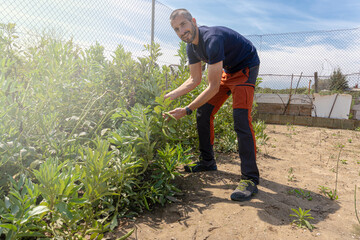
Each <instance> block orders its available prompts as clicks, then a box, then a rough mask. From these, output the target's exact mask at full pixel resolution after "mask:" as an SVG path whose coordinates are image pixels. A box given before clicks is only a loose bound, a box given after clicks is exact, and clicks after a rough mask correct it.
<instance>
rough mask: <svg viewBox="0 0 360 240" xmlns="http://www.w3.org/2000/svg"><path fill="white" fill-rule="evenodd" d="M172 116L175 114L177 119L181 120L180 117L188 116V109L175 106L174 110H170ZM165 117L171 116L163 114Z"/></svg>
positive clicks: (168, 118)
mask: <svg viewBox="0 0 360 240" xmlns="http://www.w3.org/2000/svg"><path fill="white" fill-rule="evenodd" d="M168 113H169V114H170V115H171V116H173V117H174V118H175V119H176V120H179V119H180V118H182V117H184V116H186V110H185V108H175V109H174V110H171V111H170V112H168ZM163 117H164V118H167V119H166V120H170V119H171V118H170V117H169V116H166V115H163Z"/></svg>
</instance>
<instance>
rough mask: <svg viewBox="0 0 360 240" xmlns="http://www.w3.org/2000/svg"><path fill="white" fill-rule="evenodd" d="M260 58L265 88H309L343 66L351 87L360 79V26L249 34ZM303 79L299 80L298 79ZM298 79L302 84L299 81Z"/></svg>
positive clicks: (342, 68)
mask: <svg viewBox="0 0 360 240" xmlns="http://www.w3.org/2000/svg"><path fill="white" fill-rule="evenodd" d="M247 38H248V39H250V40H251V41H252V42H253V43H254V45H255V46H256V47H257V49H258V51H259V55H260V59H261V71H260V76H261V77H262V78H263V83H262V87H264V88H272V89H286V88H290V87H291V82H292V83H293V85H292V88H293V89H294V88H296V86H298V87H299V88H304V87H307V88H308V87H309V85H310V86H312V85H313V84H314V80H315V77H314V73H315V72H317V74H318V78H319V79H322V80H325V79H329V78H330V75H331V74H332V73H333V71H334V70H337V69H338V68H340V70H341V72H342V73H343V74H344V75H345V76H346V79H347V81H348V85H349V87H356V86H357V85H358V83H359V79H360V60H359V59H360V58H359V55H360V28H355V29H345V30H333V31H316V32H299V33H284V34H269V35H251V36H247ZM299 80H300V81H299ZM298 82H299V84H298Z"/></svg>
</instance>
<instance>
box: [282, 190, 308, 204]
mask: <svg viewBox="0 0 360 240" xmlns="http://www.w3.org/2000/svg"><path fill="white" fill-rule="evenodd" d="M288 193H289V194H290V195H295V196H296V197H298V198H302V199H307V200H308V201H311V200H312V196H311V194H310V191H304V190H302V189H291V190H289V191H288Z"/></svg>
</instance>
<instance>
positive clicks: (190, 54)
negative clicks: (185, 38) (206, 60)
mask: <svg viewBox="0 0 360 240" xmlns="http://www.w3.org/2000/svg"><path fill="white" fill-rule="evenodd" d="M186 54H187V56H188V58H189V64H194V63H198V62H200V59H199V58H197V57H196V55H195V53H194V51H193V50H192V49H191V47H190V45H189V44H187V46H186Z"/></svg>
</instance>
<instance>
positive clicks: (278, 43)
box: [0, 0, 360, 89]
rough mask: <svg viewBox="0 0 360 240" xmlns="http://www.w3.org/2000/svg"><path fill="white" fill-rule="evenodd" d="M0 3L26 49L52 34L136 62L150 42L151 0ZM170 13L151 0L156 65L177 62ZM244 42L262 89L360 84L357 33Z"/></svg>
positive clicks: (0, 16) (0, 18) (2, 19)
mask: <svg viewBox="0 0 360 240" xmlns="http://www.w3.org/2000/svg"><path fill="white" fill-rule="evenodd" d="M0 3H1V4H0V23H4V24H6V23H15V24H16V29H17V32H18V35H19V36H20V40H19V42H21V44H23V45H24V46H26V44H28V42H29V39H31V38H38V37H40V36H42V35H43V34H51V35H54V36H56V37H60V38H62V39H64V40H68V39H73V41H74V42H75V43H76V44H78V45H79V46H80V47H82V48H85V49H86V48H89V47H90V46H91V45H94V44H95V43H96V42H98V43H99V44H100V45H102V46H103V47H104V49H105V55H106V57H107V58H109V59H111V55H112V52H113V51H114V50H115V49H116V47H117V46H118V44H121V45H122V46H123V47H124V48H125V50H126V51H129V52H131V53H132V55H133V56H134V57H135V58H136V57H142V56H144V55H145V53H144V45H145V44H150V43H151V16H152V12H151V10H152V1H151V0H121V1H118V0H77V1H63V0H52V1H48V0H37V1H33V0H0ZM172 10H173V9H171V8H169V7H168V6H166V5H164V4H162V3H161V2H159V1H155V24H154V26H155V31H154V33H155V36H154V41H155V42H156V43H159V44H160V46H161V52H162V56H161V57H160V58H159V60H158V61H159V64H160V65H162V64H166V65H169V64H178V63H179V59H178V58H177V57H176V56H175V55H176V54H177V50H178V46H179V45H178V44H179V39H178V37H177V36H176V34H175V33H174V31H173V30H172V28H171V27H170V24H169V15H170V13H171V12H172ZM201 21H205V19H200V22H201ZM235 30H237V29H235ZM239 32H240V33H241V31H239ZM246 37H247V38H248V39H249V40H251V41H252V42H253V43H254V45H255V46H256V47H257V49H258V52H259V55H260V59H261V68H260V77H262V79H263V82H262V83H261V85H260V86H261V87H262V88H271V89H288V88H290V87H292V88H296V86H298V88H309V86H312V85H313V84H314V72H317V73H318V76H319V79H328V78H329V77H330V75H331V74H332V72H333V71H334V70H336V69H337V68H340V69H341V71H342V73H343V74H345V76H346V79H347V81H348V83H349V87H356V86H358V84H359V81H360V60H359V59H360V58H359V55H360V28H355V29H345V30H333V31H317V32H299V33H285V34H267V35H250V36H246ZM300 76H301V78H300ZM299 79H300V81H299ZM298 81H299V83H298ZM291 82H292V83H293V85H292V86H291ZM297 83H298V85H297Z"/></svg>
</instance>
